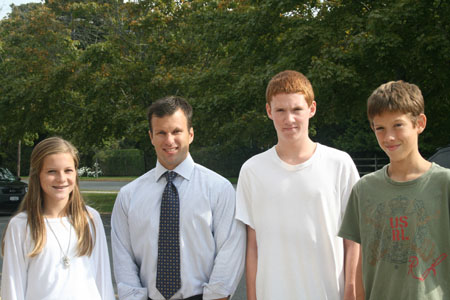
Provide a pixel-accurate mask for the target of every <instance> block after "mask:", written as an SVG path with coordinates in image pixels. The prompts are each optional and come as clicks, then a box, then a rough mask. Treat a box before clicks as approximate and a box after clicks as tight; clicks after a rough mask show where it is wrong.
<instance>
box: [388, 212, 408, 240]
mask: <svg viewBox="0 0 450 300" xmlns="http://www.w3.org/2000/svg"><path fill="white" fill-rule="evenodd" d="M394 220H395V224H394ZM389 222H390V224H391V228H392V240H393V241H408V240H409V237H408V236H406V235H405V228H406V227H408V217H407V216H402V217H395V218H392V217H391V218H389ZM399 227H400V229H399Z"/></svg>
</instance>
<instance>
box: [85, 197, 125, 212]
mask: <svg viewBox="0 0 450 300" xmlns="http://www.w3.org/2000/svg"><path fill="white" fill-rule="evenodd" d="M82 195H83V198H84V201H86V204H87V205H89V206H91V207H93V208H95V209H96V210H97V211H98V212H99V213H111V212H112V209H113V206H114V201H115V200H116V196H117V193H104V194H103V193H89V192H86V193H82Z"/></svg>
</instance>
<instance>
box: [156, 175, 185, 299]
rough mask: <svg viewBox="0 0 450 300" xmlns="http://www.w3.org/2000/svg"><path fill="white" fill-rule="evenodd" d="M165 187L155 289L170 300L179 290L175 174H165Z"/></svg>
mask: <svg viewBox="0 0 450 300" xmlns="http://www.w3.org/2000/svg"><path fill="white" fill-rule="evenodd" d="M164 176H165V177H166V179H167V184H166V187H165V188H164V192H163V195H162V201H161V215H160V217H159V238H158V266H157V271H156V288H157V289H158V291H159V292H160V293H161V295H163V296H164V298H166V299H170V297H172V296H173V295H174V294H175V293H176V292H177V291H178V290H179V289H180V288H181V275H180V225H179V212H180V201H179V198H178V191H177V188H176V187H175V185H174V184H173V180H174V179H175V177H176V176H177V173H175V172H166V173H165V174H164Z"/></svg>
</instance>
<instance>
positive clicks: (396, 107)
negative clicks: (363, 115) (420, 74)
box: [367, 80, 425, 126]
mask: <svg viewBox="0 0 450 300" xmlns="http://www.w3.org/2000/svg"><path fill="white" fill-rule="evenodd" d="M386 111H388V112H402V113H404V114H410V115H411V121H412V122H413V124H414V125H415V124H416V122H417V117H418V116H419V115H420V114H423V113H424V111H425V104H424V100H423V96H422V92H421V91H420V89H419V87H418V86H417V85H415V84H412V83H408V82H404V81H402V80H399V81H389V82H387V83H385V84H382V85H380V86H379V87H378V88H377V89H376V90H375V91H373V93H372V95H370V97H369V99H367V118H368V119H369V122H370V126H373V118H374V117H375V116H378V115H380V114H382V113H384V112H386Z"/></svg>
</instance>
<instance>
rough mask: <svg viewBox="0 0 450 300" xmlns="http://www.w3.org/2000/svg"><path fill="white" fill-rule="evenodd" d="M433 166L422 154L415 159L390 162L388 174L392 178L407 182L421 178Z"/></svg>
mask: <svg viewBox="0 0 450 300" xmlns="http://www.w3.org/2000/svg"><path fill="white" fill-rule="evenodd" d="M430 167H431V163H430V162H429V161H427V160H426V159H424V158H423V157H422V156H421V155H420V154H419V155H418V157H416V158H415V159H412V160H411V159H409V160H402V161H395V162H391V163H390V164H389V169H388V175H389V177H390V178H391V179H392V180H395V181H399V182H405V181H411V180H414V179H416V178H419V177H420V176H421V175H423V174H424V173H425V172H427V171H428V170H429V169H430Z"/></svg>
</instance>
